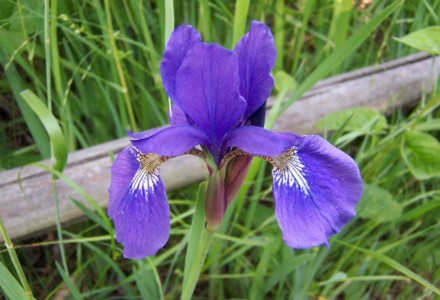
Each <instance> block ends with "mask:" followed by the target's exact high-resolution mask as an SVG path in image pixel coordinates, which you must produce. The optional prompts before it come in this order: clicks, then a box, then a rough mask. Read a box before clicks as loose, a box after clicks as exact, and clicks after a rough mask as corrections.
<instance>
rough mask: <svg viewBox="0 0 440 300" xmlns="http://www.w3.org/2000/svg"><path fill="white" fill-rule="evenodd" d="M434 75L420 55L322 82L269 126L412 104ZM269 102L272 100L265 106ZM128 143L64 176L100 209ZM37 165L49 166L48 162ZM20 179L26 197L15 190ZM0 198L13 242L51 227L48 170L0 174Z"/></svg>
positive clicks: (186, 178) (102, 150) (70, 209)
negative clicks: (114, 158) (116, 159)
mask: <svg viewBox="0 0 440 300" xmlns="http://www.w3.org/2000/svg"><path fill="white" fill-rule="evenodd" d="M439 71H440V61H438V60H437V61H436V60H435V59H433V58H431V57H430V56H429V55H428V54H424V53H419V54H415V55H411V56H408V57H405V58H402V59H398V60H394V61H391V62H387V63H384V64H381V65H377V66H374V67H368V68H363V69H360V70H357V71H354V72H349V73H346V74H342V75H339V76H335V77H332V78H329V79H326V80H323V81H321V82H319V83H318V84H316V85H315V87H313V88H312V89H311V90H310V91H309V92H307V93H306V94H305V95H304V96H303V97H302V98H301V99H300V100H298V101H297V102H296V103H294V104H293V105H292V106H291V107H290V108H289V109H288V110H287V111H286V112H285V113H284V114H283V115H281V117H280V118H279V119H278V120H277V122H276V123H275V126H274V128H275V130H278V131H294V132H296V133H298V134H307V133H314V132H317V130H316V129H314V125H315V124H316V123H317V122H318V121H319V120H320V119H321V118H322V117H323V116H324V115H325V114H328V113H331V112H335V111H338V110H342V109H348V108H352V107H358V106H363V107H370V108H374V109H377V110H384V109H386V108H393V107H396V106H399V105H407V104H411V103H414V102H415V101H417V100H418V99H419V98H420V96H421V95H422V93H429V92H430V91H431V90H432V88H433V85H434V83H435V82H436V74H437V73H439ZM270 104H271V101H269V107H270ZM128 144H129V141H128V139H127V138H123V139H118V140H114V141H111V142H107V143H104V144H101V145H97V146H94V147H90V148H87V149H83V150H79V151H76V152H74V153H70V154H69V159H68V164H67V166H66V169H65V171H64V174H65V175H66V176H67V177H69V178H70V179H71V180H73V181H74V182H76V183H77V184H78V185H79V186H81V187H82V188H83V189H84V190H85V191H86V192H87V193H88V194H89V195H90V196H92V197H93V198H94V199H96V201H97V202H98V204H99V205H100V206H102V207H106V206H107V201H108V193H107V188H108V186H109V183H110V167H111V161H110V157H109V152H113V153H115V154H117V153H118V152H119V151H121V150H122V149H123V148H124V147H125V146H127V145H128ZM42 163H43V164H46V165H50V162H49V161H43V162H42ZM205 169H206V168H205V166H204V165H203V163H202V162H201V161H200V160H198V159H196V158H194V157H190V156H184V157H180V158H176V159H173V160H171V161H168V162H166V163H165V164H164V165H163V166H162V168H161V174H162V177H163V180H164V182H165V185H166V187H167V188H168V189H175V188H179V187H182V186H185V185H188V184H191V183H195V182H197V181H200V180H202V179H203V178H204V177H205V176H206V173H205V172H206V171H205ZM18 176H20V180H19V179H18ZM20 181H21V185H22V187H23V192H24V194H25V195H26V196H24V195H23V193H22V191H21V190H20V186H19V182H20ZM57 188H58V195H59V207H60V217H61V221H62V222H63V223H68V222H72V221H74V220H77V219H78V218H80V217H81V216H82V212H81V211H80V210H78V209H77V208H76V207H75V205H74V204H73V203H72V202H71V201H70V199H69V198H68V196H70V197H73V198H75V199H77V200H80V201H84V200H83V199H82V197H81V196H80V195H79V194H78V193H77V192H76V191H75V190H74V189H73V188H72V187H71V186H70V185H68V184H67V183H65V182H63V181H62V180H58V181H57ZM0 195H1V198H0V215H1V216H2V218H3V220H4V222H5V226H6V228H7V230H8V232H9V234H10V236H11V237H12V238H14V239H16V238H23V237H27V236H30V235H33V234H37V233H39V232H43V231H47V230H50V229H52V228H54V226H55V224H56V221H55V205H54V200H53V188H52V183H51V174H49V173H48V172H47V171H45V170H43V169H41V168H38V167H32V166H28V167H23V168H17V169H13V170H8V171H5V172H2V173H0ZM0 240H1V237H0Z"/></svg>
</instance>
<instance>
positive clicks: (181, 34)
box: [160, 25, 201, 101]
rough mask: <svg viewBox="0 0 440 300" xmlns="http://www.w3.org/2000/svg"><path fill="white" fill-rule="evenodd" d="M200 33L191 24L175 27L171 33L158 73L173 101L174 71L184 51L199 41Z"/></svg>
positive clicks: (180, 62) (184, 53) (175, 71)
mask: <svg viewBox="0 0 440 300" xmlns="http://www.w3.org/2000/svg"><path fill="white" fill-rule="evenodd" d="M200 39H201V38H200V33H199V32H198V31H197V30H195V29H194V28H193V27H192V26H191V25H181V26H178V27H176V29H174V31H173V32H172V33H171V36H170V39H169V41H168V43H167V45H166V47H165V51H164V53H163V57H162V63H161V64H160V74H161V75H162V82H163V86H164V88H165V91H166V92H167V94H168V97H170V98H171V100H173V101H174V98H175V97H174V94H175V85H176V73H177V70H178V69H179V67H180V65H181V64H182V61H183V59H184V58H185V55H186V52H187V51H188V50H189V49H191V47H193V46H194V45H195V44H197V43H199V42H200Z"/></svg>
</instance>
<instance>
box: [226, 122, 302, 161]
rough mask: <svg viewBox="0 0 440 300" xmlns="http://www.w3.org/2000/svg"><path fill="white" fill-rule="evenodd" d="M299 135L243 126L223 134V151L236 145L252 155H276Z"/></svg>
mask: <svg viewBox="0 0 440 300" xmlns="http://www.w3.org/2000/svg"><path fill="white" fill-rule="evenodd" d="M297 138H299V136H297V135H295V134H293V133H277V132H273V131H270V130H267V129H264V128H262V127H259V126H244V127H239V128H236V129H234V130H232V131H231V132H230V133H229V134H228V135H227V136H225V138H224V140H223V144H222V149H223V151H224V152H225V151H227V148H229V147H237V148H240V149H242V150H244V151H246V152H247V153H249V154H252V155H254V156H269V157H270V156H276V155H280V154H281V153H283V152H284V151H286V150H287V149H288V148H289V147H290V146H291V145H292V143H293V141H294V140H296V139H297Z"/></svg>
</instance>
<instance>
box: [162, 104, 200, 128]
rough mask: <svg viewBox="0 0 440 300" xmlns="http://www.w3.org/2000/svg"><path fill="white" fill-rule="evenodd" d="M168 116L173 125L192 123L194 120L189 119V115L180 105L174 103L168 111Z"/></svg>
mask: <svg viewBox="0 0 440 300" xmlns="http://www.w3.org/2000/svg"><path fill="white" fill-rule="evenodd" d="M168 118H169V119H170V124H171V125H192V124H193V123H194V122H190V121H188V117H187V116H186V114H185V112H184V111H183V110H182V109H181V108H180V106H179V105H177V104H176V103H173V104H172V105H171V108H170V110H169V111H168Z"/></svg>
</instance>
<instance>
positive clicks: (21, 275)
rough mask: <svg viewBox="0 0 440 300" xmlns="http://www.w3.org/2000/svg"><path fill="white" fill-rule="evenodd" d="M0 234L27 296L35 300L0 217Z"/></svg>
mask: <svg viewBox="0 0 440 300" xmlns="http://www.w3.org/2000/svg"><path fill="white" fill-rule="evenodd" d="M0 233H1V235H2V236H3V239H4V241H5V246H6V249H8V253H9V256H10V257H11V261H12V264H13V265H14V268H15V271H16V272H17V274H18V277H19V278H20V282H21V285H22V286H23V288H24V290H25V292H26V295H27V296H28V299H35V298H34V296H33V295H32V291H31V288H30V286H29V283H28V281H27V279H26V276H25V275H24V272H23V269H22V267H21V264H20V261H19V260H18V256H17V253H16V252H15V249H14V245H13V244H12V242H11V239H10V238H9V236H8V233H7V232H6V228H5V226H4V224H3V220H2V217H1V216H0Z"/></svg>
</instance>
